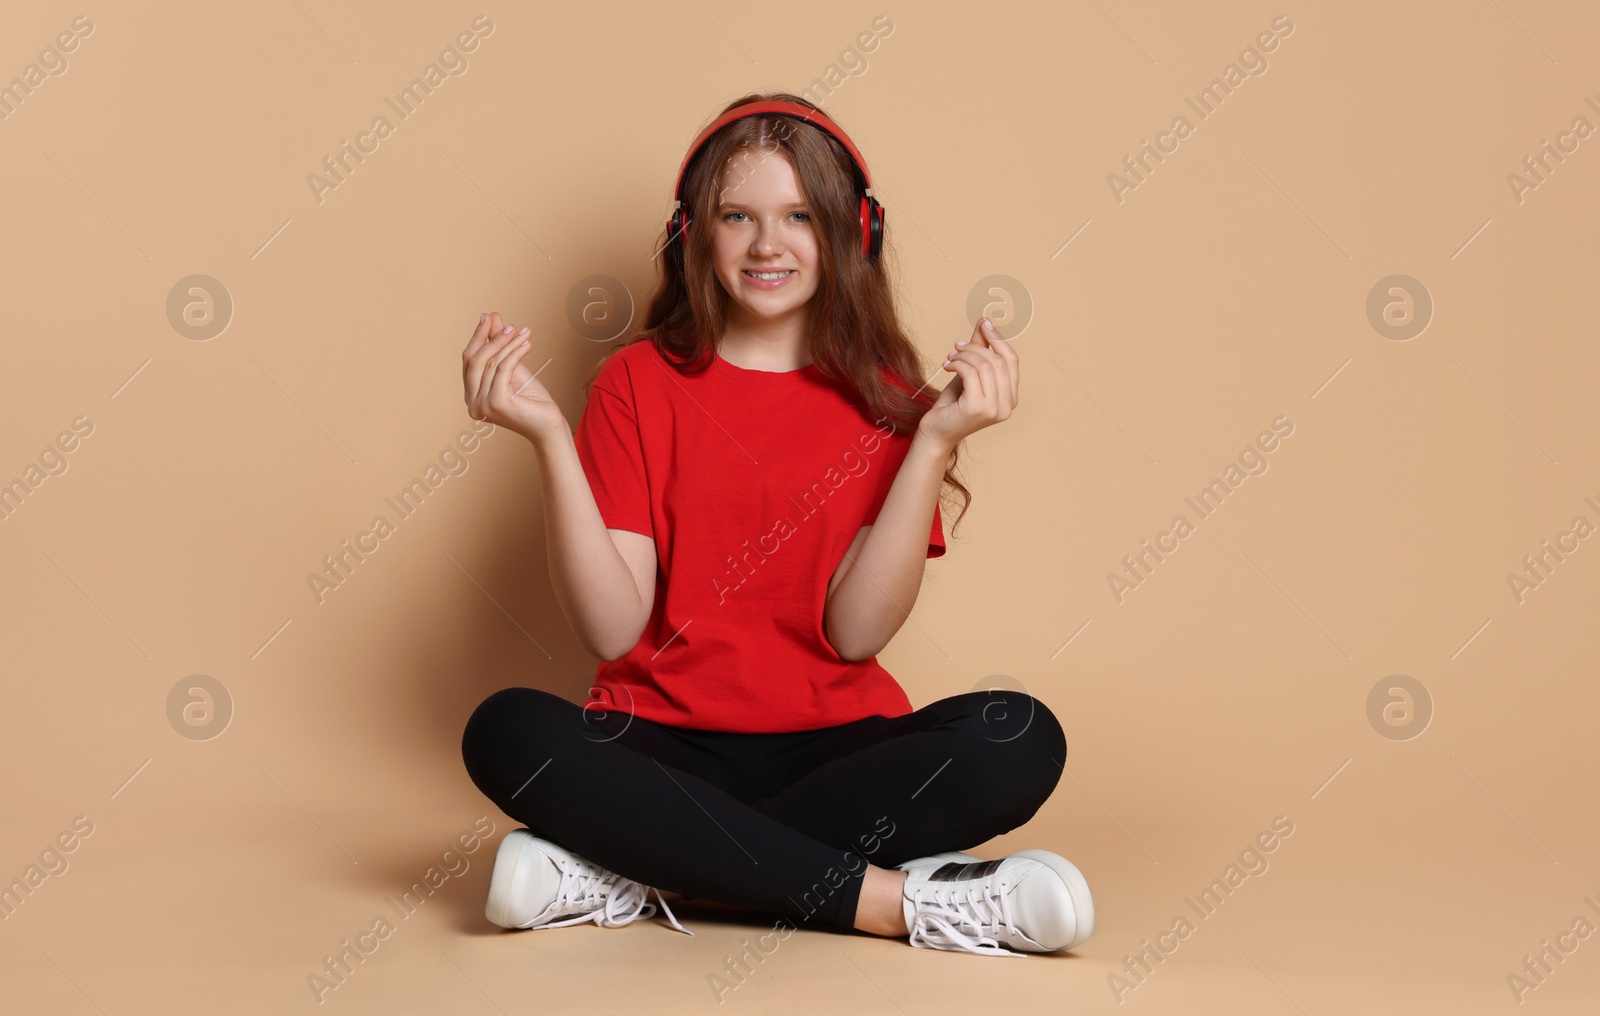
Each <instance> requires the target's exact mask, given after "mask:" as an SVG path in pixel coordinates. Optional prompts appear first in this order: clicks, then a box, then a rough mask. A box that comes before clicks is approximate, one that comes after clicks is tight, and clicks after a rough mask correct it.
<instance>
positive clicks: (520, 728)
mask: <svg viewBox="0 0 1600 1016" xmlns="http://www.w3.org/2000/svg"><path fill="white" fill-rule="evenodd" d="M566 704H567V703H566V700H565V699H560V698H557V697H556V696H554V695H551V694H550V693H549V692H546V691H540V690H539V689H537V688H502V689H500V690H499V691H497V692H495V693H494V694H493V695H490V696H489V697H488V698H486V699H484V700H483V701H482V702H480V703H478V708H476V709H474V710H473V711H472V715H471V716H470V717H468V719H467V725H466V729H465V730H463V731H462V734H461V757H462V759H463V761H465V762H466V765H467V771H468V772H469V773H473V774H474V776H475V777H476V772H477V771H478V770H480V769H481V768H482V767H484V766H485V765H492V764H493V763H494V762H495V761H497V760H499V759H501V758H503V757H504V756H505V754H506V752H507V750H508V749H509V748H511V747H512V746H518V747H521V748H522V749H523V750H526V748H527V746H528V745H530V744H538V743H540V742H544V741H547V740H548V739H549V738H550V736H551V731H552V725H553V723H554V722H555V721H556V719H557V716H558V709H559V705H566Z"/></svg>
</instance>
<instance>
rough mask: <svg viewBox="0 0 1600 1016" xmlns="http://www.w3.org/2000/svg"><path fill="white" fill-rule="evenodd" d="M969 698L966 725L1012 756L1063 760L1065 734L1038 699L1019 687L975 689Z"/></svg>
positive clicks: (1063, 763) (1057, 764) (1065, 750)
mask: <svg viewBox="0 0 1600 1016" xmlns="http://www.w3.org/2000/svg"><path fill="white" fill-rule="evenodd" d="M962 697H963V698H967V699H970V703H969V707H970V708H969V711H968V712H967V716H966V720H967V722H966V728H967V729H968V730H969V731H970V732H971V733H973V734H975V735H977V736H979V737H982V738H983V739H984V740H986V741H989V742H990V743H993V744H996V745H1000V746H1002V747H1003V748H1004V750H1005V751H1006V753H1007V754H1008V755H1010V756H1012V757H1013V759H1014V760H1020V757H1022V756H1025V757H1026V758H1028V759H1034V758H1037V759H1039V760H1042V761H1051V760H1053V761H1054V763H1055V766H1057V767H1059V766H1063V765H1065V764H1066V761H1067V736H1066V733H1065V732H1064V731H1063V730H1062V729H1061V721H1060V720H1058V719H1056V714H1055V713H1054V712H1052V711H1051V710H1050V707H1049V706H1047V705H1045V704H1044V702H1042V701H1041V700H1039V699H1037V698H1034V697H1033V696H1032V695H1029V694H1027V693H1026V692H1021V691H1011V690H1005V691H999V690H996V691H977V692H972V693H970V694H969V695H966V696H962Z"/></svg>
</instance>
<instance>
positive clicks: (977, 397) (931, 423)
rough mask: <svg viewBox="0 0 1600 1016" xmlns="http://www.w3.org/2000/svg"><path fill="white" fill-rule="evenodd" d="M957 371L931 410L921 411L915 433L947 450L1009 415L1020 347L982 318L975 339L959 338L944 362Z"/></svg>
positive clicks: (946, 365) (949, 368)
mask: <svg viewBox="0 0 1600 1016" xmlns="http://www.w3.org/2000/svg"><path fill="white" fill-rule="evenodd" d="M944 369H945V370H949V371H954V372H955V375H956V377H955V380H953V381H951V382H950V383H949V384H948V385H945V388H944V391H942V392H940V393H939V398H938V399H937V400H935V402H934V404H933V406H932V408H930V409H929V410H928V411H927V412H926V413H925V414H923V417H922V420H921V422H920V423H918V424H917V432H918V433H922V434H926V435H928V437H929V438H930V439H932V440H934V441H937V442H939V443H940V444H941V445H943V446H945V447H949V448H954V447H955V446H956V445H958V444H960V443H961V441H962V439H964V438H965V437H967V435H969V434H973V433H975V432H977V431H980V430H982V429H983V428H985V427H988V426H991V425H993V424H996V423H999V422H1000V421H1002V420H1004V419H1006V418H1007V417H1009V416H1010V415H1011V411H1012V410H1013V409H1015V408H1016V405H1017V380H1018V366H1017V353H1016V350H1014V349H1012V348H1011V343H1010V342H1009V341H1007V340H1006V339H1003V338H1001V337H1000V332H999V330H998V329H996V328H995V327H994V324H993V323H992V322H990V320H989V319H988V318H979V319H978V324H977V327H975V328H973V330H972V338H971V339H969V340H967V341H965V342H957V343H956V350H955V352H953V353H951V354H950V355H949V356H948V357H947V358H946V359H945V362H944Z"/></svg>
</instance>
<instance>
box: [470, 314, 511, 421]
mask: <svg viewBox="0 0 1600 1016" xmlns="http://www.w3.org/2000/svg"><path fill="white" fill-rule="evenodd" d="M515 334H516V333H515V332H513V331H512V330H511V329H510V328H503V329H501V331H500V333H499V334H498V335H496V336H495V337H494V339H493V340H492V341H490V342H488V343H486V344H484V345H483V346H480V347H479V348H478V351H477V352H476V353H474V354H473V355H472V358H471V359H470V360H469V361H468V362H467V382H466V387H467V404H468V405H469V406H473V407H476V408H477V409H479V410H480V412H481V411H482V410H483V409H484V408H486V405H485V402H484V397H485V396H486V395H487V392H485V391H484V388H485V384H484V376H483V375H484V367H485V366H486V365H487V363H488V360H489V358H490V357H491V356H493V355H494V354H495V353H497V352H499V351H500V350H501V349H503V348H504V347H505V345H506V344H507V343H508V342H510V341H511V339H512V337H513V336H514V335H515ZM479 418H480V419H481V417H479Z"/></svg>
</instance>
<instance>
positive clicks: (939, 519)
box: [861, 455, 945, 557]
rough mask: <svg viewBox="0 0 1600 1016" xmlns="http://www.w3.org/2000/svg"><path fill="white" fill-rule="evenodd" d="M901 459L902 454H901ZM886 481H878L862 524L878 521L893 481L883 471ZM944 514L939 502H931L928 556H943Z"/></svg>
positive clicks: (891, 476)
mask: <svg viewBox="0 0 1600 1016" xmlns="http://www.w3.org/2000/svg"><path fill="white" fill-rule="evenodd" d="M901 458H902V459H903V458H904V456H903V455H902V456H901ZM885 476H887V477H888V479H887V481H885V482H880V483H879V484H878V489H877V490H876V491H875V492H874V493H873V495H872V503H871V504H870V505H868V506H867V514H866V518H865V520H864V521H863V522H862V523H861V525H862V526H870V525H873V524H874V523H876V522H877V521H878V513H879V512H880V511H882V510H883V503H884V502H885V501H887V500H888V499H889V484H890V483H891V482H893V478H894V477H893V474H892V473H887V472H886V473H885ZM944 551H945V545H944V514H943V512H941V511H940V509H939V502H937V501H935V502H934V503H933V525H932V526H931V527H930V528H929V529H928V556H929V557H944Z"/></svg>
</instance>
